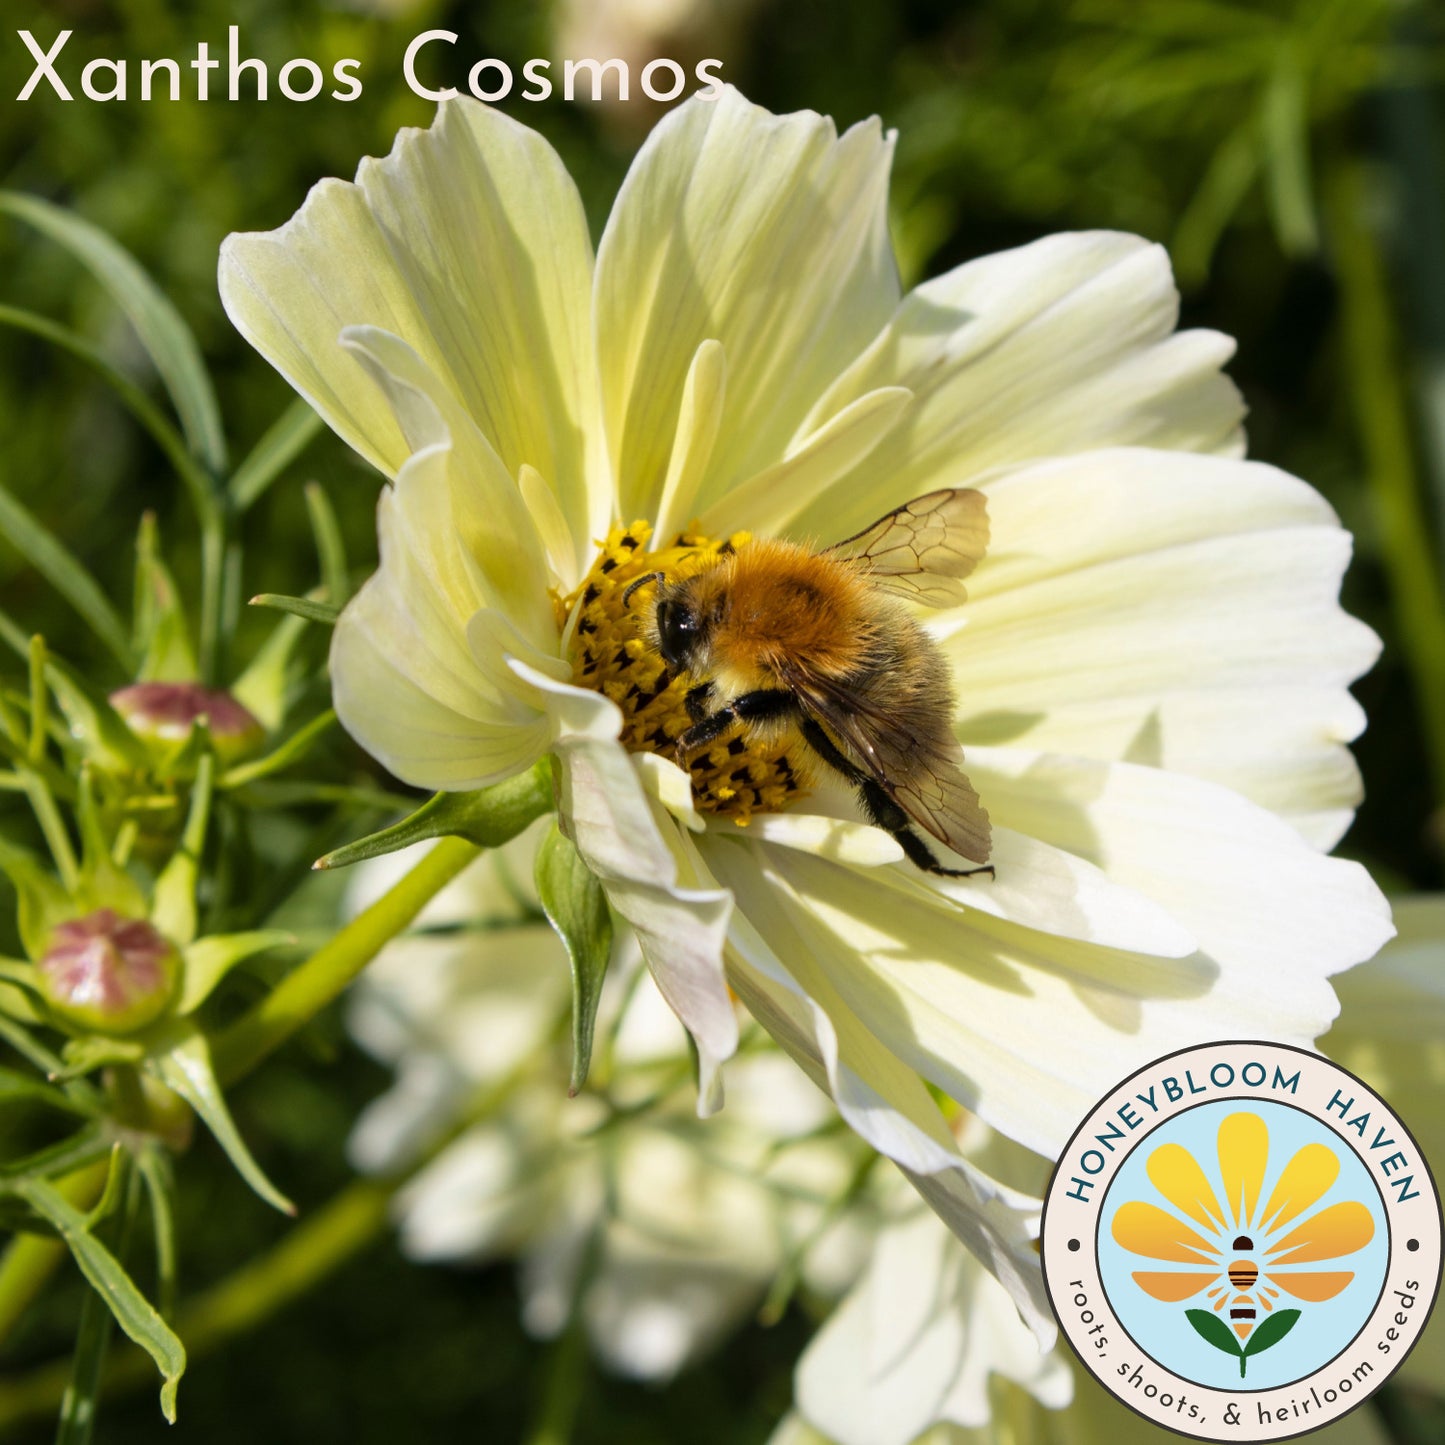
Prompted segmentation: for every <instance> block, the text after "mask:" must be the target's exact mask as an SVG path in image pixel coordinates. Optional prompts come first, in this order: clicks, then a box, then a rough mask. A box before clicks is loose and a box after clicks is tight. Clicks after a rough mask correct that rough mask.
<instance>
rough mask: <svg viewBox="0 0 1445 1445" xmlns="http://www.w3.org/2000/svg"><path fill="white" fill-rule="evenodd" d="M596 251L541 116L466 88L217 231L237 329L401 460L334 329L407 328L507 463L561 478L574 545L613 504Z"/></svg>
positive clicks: (355, 438)
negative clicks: (375, 146)
mask: <svg viewBox="0 0 1445 1445" xmlns="http://www.w3.org/2000/svg"><path fill="white" fill-rule="evenodd" d="M591 282H592V252H591V242H590V240H589V238H588V234H587V222H586V218H585V216H584V215H583V211H582V204H581V200H580V198H579V197H578V195H577V190H576V187H575V186H574V185H573V183H572V180H571V177H570V176H568V174H567V172H566V169H565V167H564V166H563V165H562V162H561V161H560V160H559V159H558V157H557V155H556V153H555V152H554V151H553V150H552V148H551V147H550V146H549V145H548V144H547V142H546V141H545V140H543V139H542V137H541V136H539V135H537V134H536V132H534V131H531V130H529V129H527V127H525V126H522V125H519V124H518V123H517V122H516V121H513V120H511V119H509V118H508V117H507V116H505V115H503V114H502V113H501V112H500V111H496V110H491V109H489V108H488V107H486V106H482V105H479V104H477V103H476V102H474V101H472V100H470V99H466V98H461V97H459V98H455V99H452V100H449V101H447V102H445V103H444V104H443V105H442V106H441V108H440V111H439V113H438V117H437V120H436V123H435V124H434V125H433V126H432V127H431V128H430V129H429V130H425V131H417V130H404V131H402V132H401V134H400V135H399V136H398V138H397V141H396V145H395V146H394V147H393V149H392V152H391V154H390V155H389V156H387V157H386V158H385V159H384V160H366V161H363V162H362V164H361V167H360V169H359V170H358V171H357V178H356V182H355V184H347V183H345V182H343V181H337V180H327V181H323V182H321V183H320V184H319V185H318V186H316V187H315V188H314V189H313V190H312V192H311V195H310V196H309V197H308V199H307V201H306V204H305V205H304V206H303V207H302V208H301V210H300V211H298V212H297V214H296V215H295V216H294V217H293V218H292V219H291V220H290V221H288V222H287V223H286V225H284V226H282V227H280V228H279V229H278V230H276V231H271V232H265V233H247V234H238V235H233V236H230V237H228V238H227V240H226V242H225V244H224V246H223V247H222V251H221V264H220V286H221V298H222V301H223V302H224V304H225V307H226V311H227V313H228V314H229V316H230V317H231V319H232V321H233V322H234V323H235V324H236V326H237V328H238V329H239V330H240V331H241V333H242V334H243V335H244V336H245V337H246V338H247V340H249V341H250V342H251V343H252V345H254V346H255V347H256V348H257V349H258V350H259V351H260V352H261V353H262V354H263V355H264V356H265V357H266V358H267V360H269V361H270V362H271V363H272V365H274V366H275V367H276V368H277V369H278V370H279V371H280V372H281V373H282V374H283V375H284V376H285V377H286V378H287V380H288V381H290V382H291V384H292V385H293V386H295V387H296V389H297V390H298V391H299V392H301V393H302V395H303V396H305V397H306V398H307V399H308V400H309V401H310V402H311V403H312V405H313V406H315V407H316V409H317V410H318V411H319V412H320V413H321V415H322V416H323V417H325V419H326V420H327V422H328V423H329V424H330V425H331V426H333V427H334V428H335V429H336V430H337V431H338V432H339V433H340V434H341V436H342V437H343V438H344V439H345V440H346V441H347V442H349V443H350V444H351V445H352V446H354V447H355V448H356V449H357V450H358V451H359V452H361V454H362V455H363V456H365V457H366V458H367V459H368V460H369V461H371V462H372V463H374V464H375V465H376V466H378V467H380V468H381V469H382V470H383V471H384V472H387V473H388V474H394V473H395V472H396V471H397V470H398V469H399V468H400V467H401V465H402V463H403V462H404V461H405V459H406V456H407V448H406V446H405V444H404V441H403V437H402V433H401V430H400V428H399V427H398V426H397V424H396V422H395V421H394V419H393V418H392V416H391V415H390V412H389V410H388V409H387V408H386V407H385V406H384V405H383V403H382V399H381V397H380V396H379V394H378V392H377V389H376V386H375V384H374V383H373V381H372V380H371V378H369V377H368V376H367V375H366V373H365V371H364V370H363V369H362V368H361V367H359V366H358V365H357V363H356V362H355V361H354V360H353V359H351V358H350V357H348V356H347V355H346V354H345V353H344V352H343V351H342V350H341V348H340V346H339V344H338V341H337V338H338V336H339V335H340V333H341V331H342V329H343V328H344V327H346V326H352V325H372V326H378V327H381V328H383V329H385V330H387V331H390V332H393V333H394V334H396V335H397V336H399V337H401V338H402V339H403V340H405V341H406V342H407V343H408V344H409V345H410V346H411V347H412V348H413V349H414V350H415V351H416V352H417V354H418V355H419V356H420V357H421V358H422V360H423V361H424V362H425V363H426V365H427V366H428V367H429V368H430V369H431V370H432V371H433V372H434V373H435V374H436V375H437V376H438V377H440V378H441V380H442V381H443V382H444V384H445V385H446V387H447V388H448V389H449V390H450V391H451V392H452V393H453V394H454V395H455V396H456V397H457V398H458V400H459V401H460V403H461V405H462V406H463V407H464V408H465V409H466V411H467V412H468V414H469V415H470V416H471V417H472V418H473V420H474V421H475V422H476V424H477V426H478V427H479V428H480V429H481V431H482V433H483V434H484V435H485V436H486V437H487V439H488V440H489V441H490V442H491V444H492V446H493V447H494V448H495V450H496V452H497V454H498V455H499V456H500V457H501V459H502V464H503V465H504V467H505V468H506V469H507V471H508V472H509V473H510V474H511V475H512V476H516V475H517V473H518V472H519V470H520V468H521V466H522V464H523V463H524V462H525V463H527V464H529V465H531V466H534V467H536V468H537V470H538V471H539V472H540V473H541V474H542V475H543V476H544V477H546V478H547V480H548V481H549V482H550V483H551V484H552V485H553V486H554V487H555V488H556V491H557V496H558V498H559V501H560V503H561V506H562V510H563V512H564V514H565V515H566V516H567V517H568V518H569V520H571V521H572V524H573V528H574V538H575V545H576V548H577V555H578V559H579V561H580V560H581V559H582V558H583V557H584V556H585V554H586V551H587V549H588V547H589V545H590V538H591V537H592V536H595V535H600V533H601V531H602V530H603V528H604V527H605V525H606V522H607V520H608V516H609V512H610V508H609V505H608V504H609V500H610V499H609V496H608V486H607V479H606V476H605V472H604V471H603V469H602V468H600V467H599V466H598V465H596V463H597V461H599V460H600V458H593V459H591V460H589V458H588V456H587V450H586V449H587V445H588V442H587V435H586V434H587V433H588V432H591V433H594V434H595V433H596V430H597V429H596V426H595V422H594V420H593V418H594V405H595V403H594V400H593V398H594V395H595V391H594V388H595V380H594V377H595V372H594V366H593V359H592V347H591V336H590V330H589V313H590V306H591Z"/></svg>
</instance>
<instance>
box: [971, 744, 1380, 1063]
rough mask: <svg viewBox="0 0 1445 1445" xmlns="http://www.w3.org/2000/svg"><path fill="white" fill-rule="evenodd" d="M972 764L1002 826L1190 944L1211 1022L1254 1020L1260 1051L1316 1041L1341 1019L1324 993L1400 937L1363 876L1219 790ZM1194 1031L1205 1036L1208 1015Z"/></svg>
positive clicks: (1043, 757)
mask: <svg viewBox="0 0 1445 1445" xmlns="http://www.w3.org/2000/svg"><path fill="white" fill-rule="evenodd" d="M969 764H970V768H971V770H972V775H973V777H974V781H975V783H976V784H977V785H978V787H979V791H980V793H981V795H982V796H983V797H984V798H985V799H986V800H987V802H988V806H989V809H990V812H991V813H992V815H993V816H994V817H996V818H997V819H998V820H999V821H1000V823H1002V824H1003V825H1005V826H1011V827H1015V828H1018V829H1019V830H1020V831H1024V832H1028V833H1030V834H1032V835H1033V836H1034V837H1038V838H1043V839H1045V840H1046V841H1049V842H1051V843H1053V844H1055V845H1056V846H1058V847H1061V848H1064V849H1067V850H1069V851H1071V852H1074V853H1077V854H1079V855H1080V856H1082V857H1085V858H1088V859H1090V860H1091V861H1092V862H1094V863H1096V864H1098V865H1099V866H1100V867H1101V868H1102V869H1103V870H1104V871H1105V872H1106V873H1107V874H1108V875H1109V876H1110V877H1111V878H1113V879H1115V880H1116V881H1118V882H1120V883H1123V884H1125V885H1127V886H1129V887H1132V888H1136V889H1138V890H1139V891H1140V892H1143V893H1145V894H1147V895H1148V896H1149V897H1151V898H1153V899H1154V900H1155V902H1157V903H1160V904H1161V905H1163V906H1164V907H1165V908H1167V909H1168V910H1169V912H1170V913H1171V914H1172V915H1173V916H1174V917H1175V918H1176V919H1178V920H1179V922H1180V923H1182V924H1183V925H1184V926H1185V927H1186V928H1188V929H1189V930H1190V931H1191V932H1192V933H1193V934H1194V936H1195V937H1196V938H1197V939H1198V940H1199V943H1200V947H1201V955H1200V961H1201V962H1206V961H1207V963H1208V965H1209V969H1210V971H1211V972H1213V973H1214V975H1215V982H1214V984H1213V986H1212V987H1211V989H1210V990H1209V998H1210V1000H1211V1009H1213V1008H1219V1009H1222V1010H1223V1011H1224V1012H1223V1014H1222V1017H1221V1018H1220V1019H1219V1023H1220V1024H1221V1025H1222V1024H1223V1023H1224V1020H1225V1019H1227V1018H1228V1017H1229V1016H1230V1015H1229V1010H1230V1009H1231V1008H1232V1009H1233V1011H1234V1019H1235V1022H1234V1025H1233V1027H1234V1029H1235V1032H1238V1030H1239V1026H1240V1023H1241V1021H1242V1019H1243V1018H1244V1017H1248V1018H1249V1019H1250V1020H1251V1027H1252V1028H1253V1029H1254V1030H1255V1032H1254V1034H1253V1035H1251V1036H1252V1037H1265V1038H1268V1037H1273V1038H1281V1039H1293V1040H1295V1041H1296V1042H1308V1041H1310V1040H1312V1039H1313V1038H1314V1037H1315V1036H1316V1035H1317V1034H1318V1033H1320V1032H1321V1031H1322V1030H1323V1029H1324V1028H1325V1027H1327V1025H1328V1023H1329V1021H1330V1019H1331V1018H1333V1016H1334V1014H1335V1012H1336V1003H1335V999H1334V994H1333V992H1332V990H1331V989H1330V987H1329V986H1328V984H1327V983H1326V982H1325V979H1326V978H1327V977H1328V976H1329V975H1330V974H1333V973H1338V972H1340V971H1341V970H1342V969H1346V968H1349V967H1351V966H1352V965H1353V964H1356V963H1359V962H1361V961H1363V960H1364V959H1367V958H1369V957H1371V956H1372V955H1373V954H1374V953H1375V952H1376V951H1377V950H1378V949H1379V948H1380V947H1381V945H1382V944H1383V943H1384V942H1385V941H1386V940H1387V939H1388V938H1389V937H1390V936H1391V934H1392V933H1393V931H1394V930H1393V928H1392V927H1391V924H1390V913H1389V906H1388V905H1387V904H1386V902H1385V900H1384V898H1383V896H1382V895H1381V894H1380V891H1379V889H1377V888H1376V887H1375V885H1374V884H1373V883H1372V882H1371V880H1370V878H1369V875H1368V874H1367V873H1366V872H1365V870H1364V869H1363V868H1361V867H1360V866H1359V865H1358V864H1356V863H1348V862H1344V861H1342V860H1340V859H1335V858H1324V857H1321V856H1320V855H1319V854H1318V853H1316V852H1315V851H1314V850H1313V849H1311V848H1310V847H1309V846H1308V845H1307V844H1305V843H1304V842H1303V841H1302V840H1301V839H1300V838H1299V837H1298V835H1297V834H1296V833H1295V832H1294V831H1293V830H1292V829H1291V828H1289V827H1288V826H1286V825H1285V824H1283V823H1282V822H1281V821H1280V820H1279V819H1277V818H1275V817H1274V816H1273V815H1272V814H1271V813H1268V812H1266V811H1265V810H1264V809H1262V808H1259V807H1257V806H1256V805H1254V804H1252V803H1250V802H1248V801H1247V800H1245V799H1243V798H1241V797H1239V796H1238V795H1237V794H1235V793H1232V792H1230V791H1229V790H1227V789H1225V788H1221V787H1219V786H1218V785H1216V784H1212V783H1205V782H1202V781H1199V780H1198V779H1194V778H1188V777H1185V776H1182V775H1180V774H1177V773H1170V772H1165V771H1163V770H1161V769H1158V768H1149V767H1140V766H1137V765H1134V764H1128V763H1113V764H1106V763H1096V762H1089V761H1084V760H1082V759H1073V758H1066V757H1059V756H1054V755H1047V754H1036V753H1027V752H1024V751H1022V750H1012V749H1002V748H975V749H974V750H973V751H972V753H971V754H970V758H969ZM1197 1023H1198V1025H1199V1028H1200V1029H1201V1031H1202V1032H1201V1034H1200V1036H1201V1037H1205V1036H1209V1035H1207V1032H1205V1030H1206V1018H1205V1016H1204V1010H1203V1007H1202V1004H1201V1005H1200V1014H1199V1017H1198V1019H1197ZM1226 1032H1227V1029H1226ZM1213 1036H1214V1037H1223V1036H1224V1035H1223V1034H1219V1035H1213ZM1174 1047H1178V1045H1177V1044H1176V1045H1174Z"/></svg>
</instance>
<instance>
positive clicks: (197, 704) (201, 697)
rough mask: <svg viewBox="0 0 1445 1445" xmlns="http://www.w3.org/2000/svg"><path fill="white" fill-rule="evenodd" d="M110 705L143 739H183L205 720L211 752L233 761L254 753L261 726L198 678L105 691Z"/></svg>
mask: <svg viewBox="0 0 1445 1445" xmlns="http://www.w3.org/2000/svg"><path fill="white" fill-rule="evenodd" d="M110 705H111V706H112V707H113V708H114V709H115V710H116V711H117V712H118V713H119V714H120V715H121V717H123V718H124V719H125V721H126V725H127V726H128V727H129V728H130V730H131V731H132V732H133V733H135V734H136V736H137V737H140V738H143V739H144V740H145V741H146V742H150V743H159V744H162V745H169V744H172V743H182V742H184V741H185V740H186V739H187V738H188V737H189V736H190V735H191V728H192V727H193V726H194V725H195V724H196V723H198V722H199V721H201V719H203V718H204V719H205V721H206V726H207V727H208V728H209V730H210V734H211V739H212V741H213V742H214V743H215V745H216V752H217V754H218V755H219V756H220V758H221V760H222V761H223V762H233V761H235V760H236V759H237V758H240V757H244V756H245V755H246V754H247V753H250V752H254V751H255V749H256V747H257V746H258V745H259V744H260V742H261V740H262V739H263V738H264V736H265V729H263V728H262V726H261V724H260V723H259V722H258V721H257V720H256V717H255V716H254V714H252V713H251V711H250V710H249V709H247V708H245V707H243V706H242V705H241V704H240V703H239V702H237V701H236V699H235V698H233V697H232V696H231V694H230V693H228V692H224V691H222V690H221V689H220V688H213V687H202V686H201V685H200V683H198V682H136V683H132V684H131V685H130V686H129V687H123V688H121V689H120V690H119V691H117V692H113V693H111V695H110Z"/></svg>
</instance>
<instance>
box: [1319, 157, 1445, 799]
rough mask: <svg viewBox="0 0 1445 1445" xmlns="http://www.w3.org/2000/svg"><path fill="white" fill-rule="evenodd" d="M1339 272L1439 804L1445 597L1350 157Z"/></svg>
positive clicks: (1443, 790)
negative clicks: (1443, 599) (1438, 573)
mask: <svg viewBox="0 0 1445 1445" xmlns="http://www.w3.org/2000/svg"><path fill="white" fill-rule="evenodd" d="M1325 199H1326V207H1327V215H1328V219H1329V230H1330V241H1331V243H1332V251H1333V258H1334V263H1335V272H1336V275H1337V277H1338V280H1339V286H1340V299H1341V308H1342V322H1343V329H1344V346H1345V364H1346V368H1347V371H1348V375H1349V380H1350V385H1351V388H1352V390H1353V392H1354V405H1355V415H1356V425H1357V427H1358V429H1359V436H1360V445H1361V449H1362V451H1363V453H1364V461H1365V470H1366V475H1367V480H1368V483H1369V488H1370V492H1371V495H1372V497H1373V500H1374V505H1375V513H1376V516H1377V518H1378V522H1379V528H1380V546H1381V550H1382V552H1383V554H1384V559H1385V564H1386V567H1387V568H1388V571H1389V577H1390V591H1391V600H1392V605H1393V608H1394V612H1395V619H1396V625H1397V626H1398V628H1399V631H1400V641H1401V650H1402V652H1403V653H1404V657H1405V660H1406V663H1407V664H1408V666H1409V669H1410V672H1411V675H1412V679H1413V683H1414V690H1415V695H1416V698H1417V700H1418V705H1419V709H1420V713H1421V722H1422V726H1423V729H1424V733H1425V748H1426V753H1427V757H1428V760H1429V765H1430V773H1431V779H1432V782H1433V785H1434V794H1435V799H1436V801H1437V803H1442V802H1445V601H1442V597H1441V589H1440V579H1439V577H1438V575H1437V574H1436V571H1435V566H1434V561H1433V559H1432V557H1431V554H1430V537H1431V536H1432V532H1431V527H1430V523H1429V518H1428V512H1427V509H1426V506H1425V500H1424V497H1423V495H1422V488H1421V485H1420V480H1419V477H1418V475H1417V472H1416V467H1415V458H1414V455H1413V448H1412V445H1411V425H1410V416H1409V410H1408V406H1407V403H1406V400H1405V394H1404V391H1403V389H1402V387H1401V385H1400V383H1399V381H1398V377H1399V376H1400V374H1401V373H1400V366H1399V354H1398V353H1399V341H1398V337H1397V335H1396V329H1395V322H1394V318H1393V316H1392V315H1391V311H1390V298H1389V290H1388V285H1387V277H1386V272H1385V264H1384V261H1383V259H1382V257H1381V255H1380V250H1379V246H1378V244H1377V243H1376V240H1375V237H1374V235H1373V234H1372V233H1371V230H1370V227H1369V223H1368V220H1367V218H1366V215H1365V194H1364V177H1363V174H1362V171H1361V168H1360V165H1359V163H1358V162H1345V163H1342V164H1340V165H1338V166H1337V167H1336V169H1335V171H1334V173H1333V175H1331V176H1330V178H1329V182H1328V184H1327V187H1326V193H1325Z"/></svg>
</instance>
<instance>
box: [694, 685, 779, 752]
mask: <svg viewBox="0 0 1445 1445" xmlns="http://www.w3.org/2000/svg"><path fill="white" fill-rule="evenodd" d="M702 687H703V688H706V689H708V691H711V684H709V683H703V684H702ZM698 691H699V689H698V688H693V689H692V691H691V692H689V693H688V695H687V711H688V716H689V717H696V716H697V714H696V713H695V712H694V711H693V696H694V694H695V693H697V692H698ZM706 696H707V694H706V693H703V696H702V697H700V698H699V699H698V706H699V708H700V707H701V706H703V705H704V704H703V699H704V698H705V697H706ZM797 706H798V700H797V698H795V697H794V696H793V694H792V693H790V692H787V691H784V690H783V689H780V688H761V689H759V690H758V691H757V692H745V693H743V695H742V696H741V697H735V698H734V699H733V700H732V701H731V702H730V703H728V704H726V705H725V706H724V707H720V708H719V709H718V710H717V711H716V712H714V713H708V714H707V715H706V716H704V717H703V718H701V719H700V720H699V721H698V722H697V723H695V724H694V725H693V726H692V727H690V728H688V730H687V731H686V732H685V733H683V734H682V736H681V737H679V738H678V740H677V751H678V753H679V754H683V753H690V752H692V751H694V750H695V749H697V748H700V747H704V746H706V745H707V744H708V743H710V742H712V741H713V740H714V739H715V738H719V737H721V736H722V735H723V734H724V733H725V732H726V731H727V730H728V729H729V728H730V727H732V725H733V724H734V723H738V722H766V721H768V720H769V719H772V718H780V717H786V716H787V715H788V714H789V713H791V712H793V711H795V710H796V709H797Z"/></svg>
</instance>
